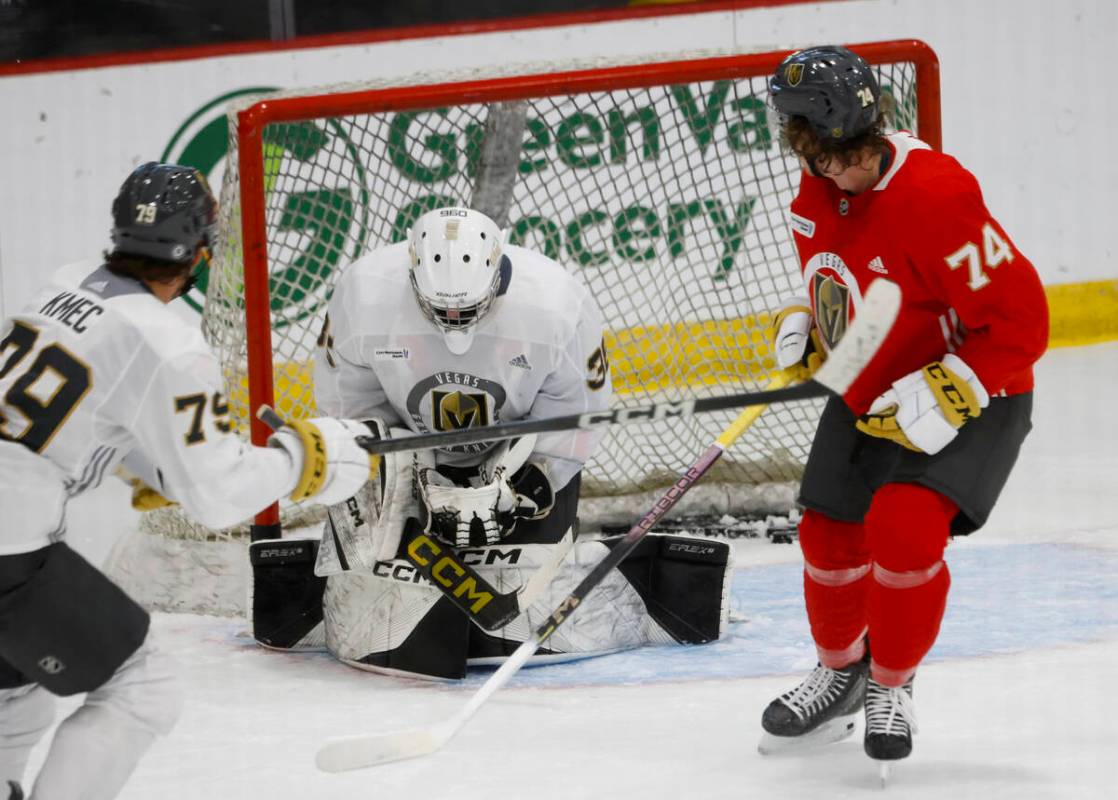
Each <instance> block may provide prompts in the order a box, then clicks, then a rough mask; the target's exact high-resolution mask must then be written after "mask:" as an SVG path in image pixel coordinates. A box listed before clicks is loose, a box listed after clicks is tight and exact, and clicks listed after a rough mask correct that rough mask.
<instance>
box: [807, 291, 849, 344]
mask: <svg viewBox="0 0 1118 800" xmlns="http://www.w3.org/2000/svg"><path fill="white" fill-rule="evenodd" d="M812 281H813V284H814V286H813V287H812V288H813V289H814V290H815V319H816V321H817V322H818V324H819V332H820V334H822V336H823V342H824V343H825V344H826V345H827V349H828V350H833V349H834V347H835V345H836V344H838V341H839V339H841V338H842V335H843V334H844V333H846V325H847V320H848V319H849V318H850V317H849V314H850V310H849V309H850V288H849V287H847V286H843V285H842V284H841V283H839V282H838V281H836V280H835V279H834V278H832V277H831V276H829V275H826V276H824V275H820V274H819V273H818V272H817V273H815V275H814V276H813V277H812Z"/></svg>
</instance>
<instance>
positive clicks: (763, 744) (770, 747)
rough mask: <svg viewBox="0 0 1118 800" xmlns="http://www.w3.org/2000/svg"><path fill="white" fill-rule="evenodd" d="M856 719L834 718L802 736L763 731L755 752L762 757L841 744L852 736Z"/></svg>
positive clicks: (850, 716) (854, 715) (853, 716)
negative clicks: (780, 734) (777, 734)
mask: <svg viewBox="0 0 1118 800" xmlns="http://www.w3.org/2000/svg"><path fill="white" fill-rule="evenodd" d="M857 719H858V715H857V714H848V715H847V716H845V717H835V718H834V719H832V720H828V721H827V722H824V723H823V724H822V725H820V726H819V727H818V728H816V729H815V730H813V731H811V732H810V733H805V734H804V735H803V736H776V735H775V734H772V733H769V732H768V731H765V732H764V733H763V734H762V735H761V741H760V742H758V744H757V752H758V753H760V754H761V755H763V756H776V755H783V754H787V753H791V754H795V753H801V752H804V751H806V750H814V749H816V748H819V747H825V746H826V745H829V744H834V743H835V742H841V741H842V740H843V739H849V738H850V737H851V736H852V735H853V734H854V727H855V722H856V720H857Z"/></svg>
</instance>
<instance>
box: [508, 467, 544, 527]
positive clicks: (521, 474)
mask: <svg viewBox="0 0 1118 800" xmlns="http://www.w3.org/2000/svg"><path fill="white" fill-rule="evenodd" d="M511 482H512V488H513V491H515V492H516V502H517V509H516V516H517V518H519V519H543V518H544V517H546V516H547V515H548V514H550V513H551V507H552V506H554V505H555V489H554V488H553V487H552V485H551V479H550V478H548V476H547V471H546V469H545V468H544V466H543V465H542V464H536V463H532V462H529V463H527V464H525V465H524V466H523V467H521V468H520V469H519V470H517V472H516V474H515V475H513V476H512V481H511Z"/></svg>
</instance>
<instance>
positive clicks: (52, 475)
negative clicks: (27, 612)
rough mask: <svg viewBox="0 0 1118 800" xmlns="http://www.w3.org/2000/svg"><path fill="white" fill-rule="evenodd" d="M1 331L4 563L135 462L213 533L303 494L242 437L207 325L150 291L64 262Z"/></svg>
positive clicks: (275, 455) (57, 533)
mask: <svg viewBox="0 0 1118 800" xmlns="http://www.w3.org/2000/svg"><path fill="white" fill-rule="evenodd" d="M2 333H3V338H2V341H0V398H2V399H0V414H2V416H0V504H2V513H3V517H4V525H3V526H0V554H3V553H13V552H24V551H29V550H33V549H37V548H39V547H45V546H46V545H47V544H49V543H51V542H53V541H58V540H59V539H60V538H61V536H62V534H63V532H64V528H65V513H64V512H65V502H66V499H67V498H68V497H72V496H74V495H77V494H79V493H81V492H83V491H85V490H86V489H90V488H92V487H94V486H97V485H98V484H99V483H100V482H101V480H102V478H103V477H104V475H105V474H106V473H107V472H109V471H111V470H112V469H113V467H114V466H115V465H117V464H119V463H120V462H121V460H122V459H124V458H125V457H126V456H130V457H129V459H128V461H127V466H128V468H129V469H131V470H132V471H133V472H135V473H136V474H138V475H139V476H140V477H141V478H143V479H144V480H145V481H147V482H148V483H149V484H150V485H151V486H152V487H153V488H155V489H156V490H157V491H159V492H160V493H161V494H163V495H164V496H165V497H167V498H169V499H172V500H177V501H178V502H179V503H181V504H182V505H183V507H184V509H185V510H186V511H187V513H189V514H190V515H191V516H192V517H194V518H196V519H198V520H199V521H200V522H202V523H203V524H205V525H208V526H211V527H224V526H227V525H231V524H234V523H236V522H240V521H242V520H244V519H246V518H247V517H249V516H251V515H252V514H254V513H256V512H258V511H259V510H260V509H262V508H263V507H265V506H266V505H268V504H269V503H271V502H272V501H274V500H275V499H277V497H279V496H281V494H285V493H287V492H290V491H291V489H292V487H294V485H295V482H296V479H297V477H298V472H299V470H298V467H297V465H295V464H294V463H293V461H292V459H291V457H290V456H289V455H288V454H287V453H286V452H285V451H284V450H281V449H275V448H259V447H252V446H251V445H249V444H247V443H245V442H243V441H242V440H241V439H239V438H238V437H237V436H236V435H235V434H234V433H233V432H232V425H231V422H230V419H229V416H228V411H229V409H228V406H227V404H226V401H225V399H224V396H223V385H222V380H221V372H220V368H219V366H218V362H217V360H216V358H215V357H214V356H213V354H212V353H211V352H210V350H209V348H208V346H207V345H206V343H205V341H204V340H203V338H202V335H201V333H200V332H199V330H198V329H197V327H196V326H192V325H191V324H189V323H188V322H187V321H185V320H184V319H181V318H180V317H178V316H177V315H176V314H175V312H174V311H172V310H171V309H170V308H168V307H167V306H165V305H164V304H163V303H162V302H161V301H160V300H159V299H157V298H156V297H155V296H154V295H152V294H151V293H150V292H149V291H148V290H147V288H146V287H145V286H144V285H143V284H142V283H140V282H138V281H135V280H132V279H129V278H123V277H120V276H118V275H115V274H113V273H112V272H110V271H109V270H108V269H107V268H105V267H104V266H96V267H95V266H94V265H92V264H89V263H85V264H74V265H71V266H69V267H64V268H63V269H61V270H60V271H59V272H58V273H57V274H56V275H55V276H54V278H53V279H52V281H51V283H50V284H49V285H48V286H47V287H46V288H44V289H43V290H42V291H41V292H40V293H39V294H38V295H37V296H36V297H35V299H34V300H32V301H31V302H30V303H29V304H28V306H27V307H26V309H25V310H24V311H23V312H21V313H19V314H17V315H15V316H14V317H13V318H11V319H9V320H7V321H6V322H5V324H4V328H3V331H2ZM36 453H38V454H40V455H36ZM40 456H42V457H40Z"/></svg>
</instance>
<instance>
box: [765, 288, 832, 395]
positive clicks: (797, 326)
mask: <svg viewBox="0 0 1118 800" xmlns="http://www.w3.org/2000/svg"><path fill="white" fill-rule="evenodd" d="M769 331H770V336H769V344H770V345H771V346H772V349H773V355H774V357H775V358H776V364H777V366H778V367H780V368H781V369H784V370H789V371H790V372H794V373H796V375H795V377H797V378H804V379H806V378H809V377H811V375H812V373H814V372H815V371H816V370H817V369H819V367H821V366H822V365H823V361H824V360H825V359H826V357H827V356H826V351H825V350H824V349H823V342H822V341H821V340H820V338H819V329H818V328H817V327H815V320H814V319H813V318H812V316H811V309H810V308H809V307H808V301H807V300H806V299H804V298H803V297H793V298H791V299H789V300H788V301H787V302H786V303H785V304H784V307H783V308H781V309H780V311H778V312H777V313H776V316H775V317H773V322H772V327H771V328H770V329H769Z"/></svg>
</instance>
